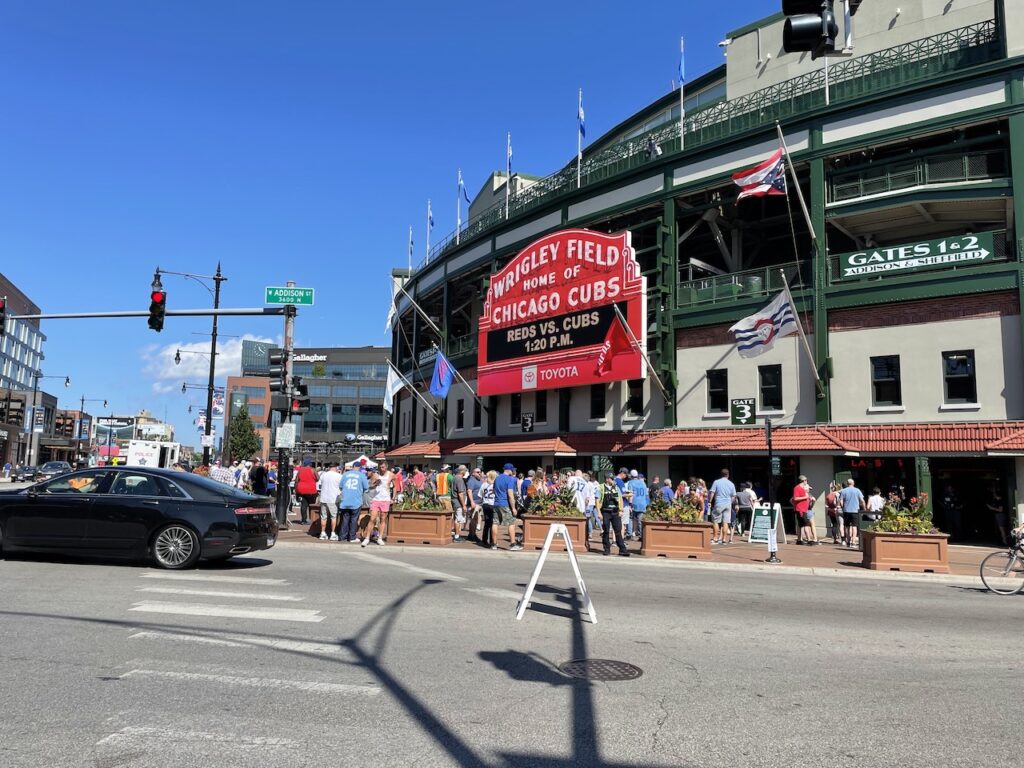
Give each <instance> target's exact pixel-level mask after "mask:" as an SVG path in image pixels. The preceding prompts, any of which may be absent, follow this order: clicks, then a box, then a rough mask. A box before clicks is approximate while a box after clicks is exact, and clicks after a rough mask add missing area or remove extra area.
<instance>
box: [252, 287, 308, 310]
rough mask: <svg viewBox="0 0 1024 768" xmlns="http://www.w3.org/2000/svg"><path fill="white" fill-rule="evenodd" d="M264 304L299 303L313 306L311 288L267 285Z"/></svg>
mask: <svg viewBox="0 0 1024 768" xmlns="http://www.w3.org/2000/svg"><path fill="white" fill-rule="evenodd" d="M263 303H264V304H301V305H303V306H307V307H311V306H313V289H312V288H286V287H282V286H267V296H266V298H265V299H264V300H263Z"/></svg>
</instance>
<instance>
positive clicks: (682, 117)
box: [679, 35, 686, 152]
mask: <svg viewBox="0 0 1024 768" xmlns="http://www.w3.org/2000/svg"><path fill="white" fill-rule="evenodd" d="M685 54H686V45H685V42H684V39H683V36H682V35H680V36H679V151H680V152H682V151H683V150H684V149H685V148H686V101H685V97H684V94H685V90H686V89H685V86H684V82H685V80H686V70H685V69H684V67H685V64H684V63H683V56H684V55H685Z"/></svg>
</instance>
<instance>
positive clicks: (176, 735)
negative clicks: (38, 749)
mask: <svg viewBox="0 0 1024 768" xmlns="http://www.w3.org/2000/svg"><path fill="white" fill-rule="evenodd" d="M140 740H144V741H147V742H148V741H151V740H156V741H173V742H175V743H178V744H182V743H186V744H187V743H189V742H196V741H206V742H221V743H224V744H232V745H238V746H245V747H290V746H292V745H294V744H296V743H297V742H295V741H293V740H292V739H280V738H275V737H270V736H238V735H236V734H233V733H210V732H208V731H182V730H177V729H175V728H153V727H149V726H137V725H133V726H128V727H127V728H122V729H121V730H120V731H118V732H117V733H112V734H110V735H109V736H106V737H104V738H102V739H100V740H99V741H97V742H96V746H101V745H121V744H124V743H126V742H131V741H140Z"/></svg>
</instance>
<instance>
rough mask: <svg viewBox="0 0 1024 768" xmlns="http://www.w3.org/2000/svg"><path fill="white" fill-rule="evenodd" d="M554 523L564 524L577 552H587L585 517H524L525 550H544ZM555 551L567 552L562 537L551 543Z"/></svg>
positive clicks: (557, 537)
mask: <svg viewBox="0 0 1024 768" xmlns="http://www.w3.org/2000/svg"><path fill="white" fill-rule="evenodd" d="M552 523H562V524H563V525H565V527H566V528H567V529H568V531H569V537H570V538H571V539H572V546H573V549H575V550H576V551H577V552H586V551H587V550H588V547H587V518H585V517H541V516H540V515H523V549H543V548H544V539H546V538H547V537H548V528H550V527H551V524H552ZM551 549H552V550H554V551H561V552H567V551H568V550H567V549H566V546H565V544H564V543H563V542H562V538H561V537H560V536H556V537H555V540H554V541H553V542H552V543H551Z"/></svg>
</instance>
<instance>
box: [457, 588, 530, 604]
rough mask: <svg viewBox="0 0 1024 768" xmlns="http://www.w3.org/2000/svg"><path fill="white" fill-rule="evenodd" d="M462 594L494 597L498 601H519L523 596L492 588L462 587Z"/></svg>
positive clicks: (510, 591)
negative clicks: (469, 593) (468, 593)
mask: <svg viewBox="0 0 1024 768" xmlns="http://www.w3.org/2000/svg"><path fill="white" fill-rule="evenodd" d="M462 591H463V592H472V593H473V594H474V595H483V596H484V597H496V598H498V599H500V600H515V601H519V600H521V599H522V597H523V595H522V593H520V592H513V591H512V590H511V589H498V588H493V587H462Z"/></svg>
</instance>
